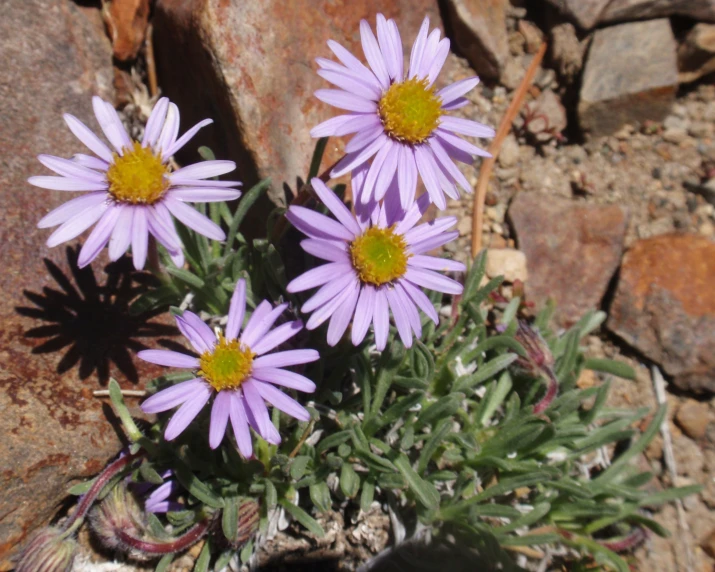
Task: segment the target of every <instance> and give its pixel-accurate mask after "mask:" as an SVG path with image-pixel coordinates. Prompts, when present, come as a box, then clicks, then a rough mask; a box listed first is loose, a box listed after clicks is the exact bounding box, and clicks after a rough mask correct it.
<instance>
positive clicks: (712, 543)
mask: <svg viewBox="0 0 715 572" xmlns="http://www.w3.org/2000/svg"><path fill="white" fill-rule="evenodd" d="M700 547H701V548H702V549H703V551H704V552H705V554H707V555H708V556H710V558H715V528H713V529H712V530H711V531H710V533H709V534H708V535H707V536H706V537H705V538H703V539H702V541H701V542H700Z"/></svg>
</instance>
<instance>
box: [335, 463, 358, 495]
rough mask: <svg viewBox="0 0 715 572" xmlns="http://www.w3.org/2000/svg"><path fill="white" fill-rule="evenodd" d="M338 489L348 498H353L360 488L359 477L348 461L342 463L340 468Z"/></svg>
mask: <svg viewBox="0 0 715 572" xmlns="http://www.w3.org/2000/svg"><path fill="white" fill-rule="evenodd" d="M340 490H341V491H343V494H344V495H345V496H346V497H348V498H350V499H352V498H355V495H357V494H358V491H359V490H360V477H358V474H357V473H356V472H355V469H353V466H352V465H351V464H350V463H343V466H342V467H341V469H340Z"/></svg>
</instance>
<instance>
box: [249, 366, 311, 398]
mask: <svg viewBox="0 0 715 572" xmlns="http://www.w3.org/2000/svg"><path fill="white" fill-rule="evenodd" d="M251 376H252V377H254V378H255V379H257V380H260V381H263V382H265V383H273V384H275V385H281V386H283V387H287V388H288V389H295V390H297V391H302V392H304V393H313V392H314V391H315V383H313V382H312V381H311V380H310V379H308V378H307V377H305V376H303V375H300V374H298V373H295V372H292V371H286V370H284V369H279V368H277V367H260V368H259V367H255V368H254V371H253V373H252V374H251Z"/></svg>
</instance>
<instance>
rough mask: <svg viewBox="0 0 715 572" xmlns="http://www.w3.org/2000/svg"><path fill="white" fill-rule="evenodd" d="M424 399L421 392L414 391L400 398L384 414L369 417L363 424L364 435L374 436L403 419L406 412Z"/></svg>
mask: <svg viewBox="0 0 715 572" xmlns="http://www.w3.org/2000/svg"><path fill="white" fill-rule="evenodd" d="M423 398H424V393H422V392H421V391H416V392H415V393H412V394H410V395H406V396H405V397H400V398H399V399H398V400H397V401H396V402H395V403H393V404H392V405H390V407H388V408H387V409H386V410H385V412H384V413H383V414H382V415H380V416H378V417H371V418H370V419H369V420H368V421H367V422H366V423H365V429H364V430H365V433H366V434H367V435H374V434H375V432H376V431H377V430H378V429H380V428H381V427H384V426H385V425H389V424H390V423H393V422H395V421H397V420H398V419H403V418H404V416H405V414H406V413H407V411H409V410H410V409H412V408H413V407H414V406H415V405H417V404H418V403H419V402H420V401H422V399H423Z"/></svg>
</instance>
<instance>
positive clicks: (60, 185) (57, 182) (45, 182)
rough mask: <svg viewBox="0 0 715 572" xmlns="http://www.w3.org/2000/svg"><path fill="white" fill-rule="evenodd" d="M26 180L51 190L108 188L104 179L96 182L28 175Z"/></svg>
mask: <svg viewBox="0 0 715 572" xmlns="http://www.w3.org/2000/svg"><path fill="white" fill-rule="evenodd" d="M27 182H28V183H30V184H31V185H33V186H35V187H40V188H41V189H49V190H51V191H73V192H74V191H106V190H107V189H108V188H109V184H108V183H107V182H106V181H105V182H97V181H94V180H89V179H75V178H70V177H53V176H51V175H41V176H39V177H30V178H29V179H27Z"/></svg>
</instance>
